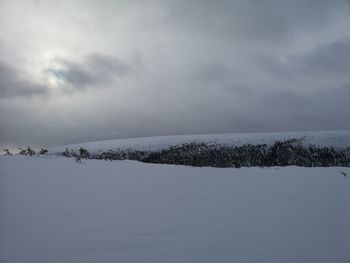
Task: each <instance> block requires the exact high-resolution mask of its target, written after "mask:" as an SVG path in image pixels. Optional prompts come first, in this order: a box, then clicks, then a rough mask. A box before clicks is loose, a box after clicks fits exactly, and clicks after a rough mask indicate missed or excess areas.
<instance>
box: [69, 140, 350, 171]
mask: <svg viewBox="0 0 350 263" xmlns="http://www.w3.org/2000/svg"><path fill="white" fill-rule="evenodd" d="M62 155H63V156H67V157H75V158H76V159H77V161H80V159H81V158H88V159H103V160H126V159H128V160H137V161H141V162H146V163H161V164H178V165H190V166H199V167H203V166H211V167H236V168H238V167H242V166H244V167H251V166H261V167H264V166H288V165H296V166H305V167H329V166H346V167H349V166H350V147H348V148H341V149H338V148H334V147H321V146H316V145H305V144H303V143H302V141H301V140H299V139H292V140H286V141H277V142H275V143H274V144H272V145H266V144H258V145H252V144H244V145H241V146H232V145H208V144H205V143H188V144H181V145H176V146H172V147H169V148H167V149H163V150H159V151H138V150H133V149H127V150H120V149H118V150H109V151H106V152H100V153H89V152H88V151H87V150H86V149H83V148H80V149H79V152H77V153H76V152H75V151H72V150H69V149H66V151H65V152H63V153H62Z"/></svg>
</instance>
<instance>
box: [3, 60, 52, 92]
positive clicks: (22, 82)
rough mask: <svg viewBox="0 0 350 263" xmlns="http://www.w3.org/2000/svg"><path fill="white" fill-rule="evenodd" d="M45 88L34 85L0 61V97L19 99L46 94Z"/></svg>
mask: <svg viewBox="0 0 350 263" xmlns="http://www.w3.org/2000/svg"><path fill="white" fill-rule="evenodd" d="M47 93H48V90H47V88H46V87H45V86H43V85H40V84H36V83H35V82H33V81H32V80H30V79H27V78H24V77H23V74H22V73H21V72H20V71H18V70H16V69H15V68H13V67H11V66H10V65H8V64H6V63H4V62H1V61H0V97H21V96H36V95H43V94H47Z"/></svg>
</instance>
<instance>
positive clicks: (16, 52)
mask: <svg viewBox="0 0 350 263" xmlns="http://www.w3.org/2000/svg"><path fill="white" fill-rule="evenodd" d="M39 2H40V4H38V3H39ZM39 2H38V1H34V0H28V1H26V3H23V5H25V7H22V6H21V8H19V5H16V4H15V3H14V2H11V1H7V0H4V1H0V32H1V34H0V54H2V55H3V56H2V60H3V61H11V65H15V66H16V67H10V66H9V65H8V64H6V63H5V62H3V63H1V64H0V83H1V84H0V96H1V97H2V101H1V102H2V104H1V105H0V121H1V124H4V125H1V130H0V133H1V136H0V145H1V144H9V143H11V144H16V143H17V144H19V143H21V144H36V145H43V146H50V145H57V144H65V143H74V142H79V141H89V140H100V139H112V138H120V137H132V136H148V135H168V134H188V133H216V132H261V131H293V130H315V129H350V123H349V121H348V116H349V115H350V107H349V106H348V101H349V100H350V93H349V90H350V89H349V88H350V86H349V83H350V76H349V74H348V72H349V70H350V64H349V61H350V57H349V54H350V49H349V47H350V40H349V37H350V34H349V30H348V26H349V23H350V9H349V7H350V4H349V1H346V0H334V1H329V0H307V1H294V0H266V1H261V0H252V1H246V0H235V1H231V0H230V1H229V0H219V1H209V0H193V1H185V0H178V1H172V0H162V1H160V0H150V1H147V2H146V1H139V0H134V1H133V0H130V1H107V0H106V1H97V0H96V1H95V0H91V1H80V0H77V1H68V0H67V1H60V3H59V4H57V3H56V2H57V1H39ZM23 9H25V10H26V12H25V13H23V12H22V10H23ZM18 21H21V23H19V22H18ZM13 43H15V44H13ZM8 50H11V52H8ZM135 54H142V59H141V58H140V55H135ZM115 55H117V56H115ZM32 73H34V74H32ZM40 74H41V75H40ZM45 81H46V82H48V87H49V89H46V87H44V86H45V85H44V86H42V85H40V84H37V83H45ZM10 87H11V88H10ZM48 90H50V92H48ZM83 91H86V92H83ZM43 94H49V95H50V96H39V95H43ZM67 94H69V96H67ZM18 97H21V98H22V99H23V98H28V100H26V103H25V104H21V103H19V105H17V104H16V105H17V106H16V109H13V103H14V102H16V100H17V99H18ZM29 98H30V99H29Z"/></svg>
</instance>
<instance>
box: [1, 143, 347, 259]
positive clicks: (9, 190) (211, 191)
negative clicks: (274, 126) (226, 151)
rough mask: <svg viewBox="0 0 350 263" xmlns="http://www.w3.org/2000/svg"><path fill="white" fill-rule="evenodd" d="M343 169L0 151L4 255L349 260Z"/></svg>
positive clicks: (61, 257)
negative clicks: (193, 163) (108, 159)
mask: <svg viewBox="0 0 350 263" xmlns="http://www.w3.org/2000/svg"><path fill="white" fill-rule="evenodd" d="M92 145H93V144H92ZM341 172H345V173H347V174H348V176H350V169H349V168H335V167H333V168H298V167H284V168H264V169H262V168H241V169H231V168H228V169H215V168H193V167H184V166H171V165H155V164H145V163H139V162H132V161H114V162H106V161H97V160H84V161H83V163H81V164H78V163H75V162H74V160H73V159H69V158H62V157H23V156H15V157H4V156H2V157H0V210H1V213H0V262H6V263H18V262H21V263H26V262H35V263H49V262H50V263H58V262H59V263H79V262H84V263H89V262H91V263H95V262H101V263H104V262H123V263H128V262H130V263H131V262H143V263H147V262H150V263H155V262H159V263H167V262H169V263H170V262H172V263H173V262H191V263H194V262H200V263H206V262H208V263H213V262H220V263H224V262H228V263H232V262H240V263H253V262H261V263H264V262H266V263H280V262H286V263H295V262H300V263H309V262H317V263H329V262H335V263H338V262H339V263H340V262H342V263H345V262H350V250H349V247H350V224H349V222H350V202H349V200H350V191H349V189H350V178H347V176H344V175H342V174H341Z"/></svg>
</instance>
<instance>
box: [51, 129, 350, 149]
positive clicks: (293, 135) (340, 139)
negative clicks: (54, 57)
mask: <svg viewBox="0 0 350 263" xmlns="http://www.w3.org/2000/svg"><path fill="white" fill-rule="evenodd" d="M288 139H303V142H304V143H305V144H315V145H320V146H333V147H350V131H309V132H283V133H278V132H276V133H243V134H239V133H232V134H206V135H176V136H158V137H144V138H132V139H118V140H106V141H98V142H89V143H78V144H73V145H65V146H60V147H53V148H51V149H49V151H50V152H51V153H55V152H63V151H64V150H65V149H66V147H68V148H69V149H72V150H78V149H79V148H80V147H83V148H85V149H87V150H89V151H90V152H95V153H96V152H101V151H108V150H116V149H121V150H125V149H135V150H151V151H152V150H159V149H163V148H167V147H169V146H173V145H178V144H183V143H192V142H195V143H201V142H203V143H207V144H228V145H237V146H238V145H243V144H248V143H249V144H273V143H274V142H276V141H279V140H288Z"/></svg>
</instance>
